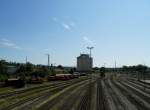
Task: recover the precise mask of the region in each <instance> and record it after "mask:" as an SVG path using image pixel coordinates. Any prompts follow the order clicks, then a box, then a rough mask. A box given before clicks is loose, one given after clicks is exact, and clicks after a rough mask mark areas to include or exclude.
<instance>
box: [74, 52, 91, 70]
mask: <svg viewBox="0 0 150 110" xmlns="http://www.w3.org/2000/svg"><path fill="white" fill-rule="evenodd" d="M92 65H93V58H92V57H90V55H89V54H80V56H79V57H77V71H80V72H88V71H91V70H92Z"/></svg>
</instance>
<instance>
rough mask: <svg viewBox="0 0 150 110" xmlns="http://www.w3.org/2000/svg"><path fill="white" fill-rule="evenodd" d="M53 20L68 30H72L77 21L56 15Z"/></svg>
mask: <svg viewBox="0 0 150 110" xmlns="http://www.w3.org/2000/svg"><path fill="white" fill-rule="evenodd" d="M52 20H53V21H54V22H56V23H58V24H59V25H61V26H62V27H63V28H64V29H66V30H68V31H71V30H72V29H73V28H74V27H75V23H74V22H73V21H70V20H59V19H58V18H56V17H53V18H52Z"/></svg>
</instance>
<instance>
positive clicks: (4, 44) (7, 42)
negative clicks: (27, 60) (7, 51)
mask: <svg viewBox="0 0 150 110" xmlns="http://www.w3.org/2000/svg"><path fill="white" fill-rule="evenodd" d="M0 46H1V47H5V48H12V49H17V50H22V48H21V47H19V46H18V45H16V44H15V43H13V42H12V41H10V40H8V39H5V38H2V39H0Z"/></svg>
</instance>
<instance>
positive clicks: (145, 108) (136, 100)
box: [112, 80, 150, 110]
mask: <svg viewBox="0 0 150 110" xmlns="http://www.w3.org/2000/svg"><path fill="white" fill-rule="evenodd" d="M112 83H113V84H114V85H115V86H116V87H117V88H118V89H119V90H120V91H121V92H122V94H123V95H124V96H126V97H127V99H128V100H129V101H130V102H131V103H132V104H133V105H135V106H136V108H137V109H138V110H150V106H149V104H148V103H147V102H145V101H144V100H143V99H141V97H139V96H138V95H137V94H136V91H134V92H133V91H132V90H131V89H130V88H128V87H126V86H124V85H122V84H121V83H120V82H117V81H113V80H112Z"/></svg>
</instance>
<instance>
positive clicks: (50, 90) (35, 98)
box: [0, 80, 82, 110]
mask: <svg viewBox="0 0 150 110" xmlns="http://www.w3.org/2000/svg"><path fill="white" fill-rule="evenodd" d="M81 81H82V80H75V81H69V82H66V83H62V84H59V85H56V86H55V87H53V88H51V87H50V88H47V89H45V90H43V91H41V92H39V93H37V95H36V94H31V95H30V96H28V98H27V97H26V99H24V100H20V101H18V102H16V103H13V104H9V105H8V106H5V107H2V108H1V109H0V110H9V109H12V108H16V107H18V106H21V105H24V106H25V108H29V107H32V105H34V104H33V103H34V102H38V101H39V100H41V101H43V100H42V99H44V100H45V99H46V98H48V96H50V95H52V94H55V93H56V92H58V91H60V90H62V89H64V88H65V87H68V86H70V85H71V84H73V83H76V82H81ZM29 102H30V103H29ZM26 103H27V104H26Z"/></svg>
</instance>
